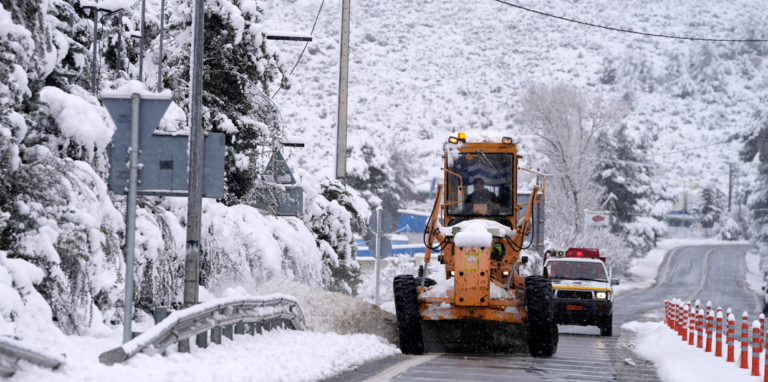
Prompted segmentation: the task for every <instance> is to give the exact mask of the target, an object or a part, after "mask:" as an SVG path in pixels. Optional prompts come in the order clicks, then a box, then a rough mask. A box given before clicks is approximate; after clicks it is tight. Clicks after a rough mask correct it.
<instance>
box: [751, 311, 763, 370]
mask: <svg viewBox="0 0 768 382" xmlns="http://www.w3.org/2000/svg"><path fill="white" fill-rule="evenodd" d="M762 351H763V349H762V346H760V321H758V320H754V321H752V376H754V377H759V376H760V353H761V352H762Z"/></svg>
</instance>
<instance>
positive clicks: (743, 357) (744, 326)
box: [739, 311, 749, 369]
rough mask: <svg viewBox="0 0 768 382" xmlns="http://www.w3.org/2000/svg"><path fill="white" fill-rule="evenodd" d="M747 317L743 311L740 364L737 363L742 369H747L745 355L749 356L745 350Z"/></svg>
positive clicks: (747, 362) (747, 341)
mask: <svg viewBox="0 0 768 382" xmlns="http://www.w3.org/2000/svg"><path fill="white" fill-rule="evenodd" d="M747 317H749V315H748V314H747V312H746V311H744V314H742V315H741V364H740V365H739V367H740V368H742V369H749V360H747V357H749V352H748V350H747V345H749V337H748V335H749V334H748V333H749V324H747Z"/></svg>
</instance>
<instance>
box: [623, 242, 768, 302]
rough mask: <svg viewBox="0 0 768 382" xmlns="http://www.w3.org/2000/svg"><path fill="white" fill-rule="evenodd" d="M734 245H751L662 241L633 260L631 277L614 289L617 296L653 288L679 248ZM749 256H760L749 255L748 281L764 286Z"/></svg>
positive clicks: (755, 255)
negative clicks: (660, 272)
mask: <svg viewBox="0 0 768 382" xmlns="http://www.w3.org/2000/svg"><path fill="white" fill-rule="evenodd" d="M733 244H749V242H746V241H743V242H742V241H719V240H716V239H664V240H660V241H659V243H658V244H657V246H656V248H654V249H652V250H651V251H649V252H648V254H647V255H646V256H645V257H642V258H638V259H634V260H632V265H630V267H629V270H628V271H627V275H628V276H629V277H628V278H627V279H624V280H621V285H618V286H616V287H614V292H615V293H616V294H619V293H622V292H626V291H629V290H634V289H647V288H649V287H651V286H652V285H653V284H655V283H656V278H657V277H658V276H659V268H660V267H661V264H662V263H663V262H664V258H665V257H666V256H667V253H669V251H672V250H674V249H675V248H677V247H684V246H694V245H733ZM749 256H754V257H755V258H757V256H758V255H757V254H748V255H747V265H748V268H749V269H750V273H749V275H748V276H747V279H748V280H750V277H752V280H753V281H752V282H757V283H758V284H760V285H762V284H761V283H762V281H757V278H760V280H762V277H761V276H759V268H754V267H749V265H750V262H751V263H752V264H753V265H755V264H757V263H756V260H755V259H752V258H750V257H749ZM757 262H759V259H757ZM753 268H754V269H753ZM750 275H751V276H750ZM750 285H751V284H750ZM752 289H754V287H752ZM757 290H758V291H759V290H760V286H759V285H758V286H757Z"/></svg>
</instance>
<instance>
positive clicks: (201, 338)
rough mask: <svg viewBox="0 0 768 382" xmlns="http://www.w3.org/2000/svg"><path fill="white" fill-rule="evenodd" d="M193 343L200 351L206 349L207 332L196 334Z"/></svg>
mask: <svg viewBox="0 0 768 382" xmlns="http://www.w3.org/2000/svg"><path fill="white" fill-rule="evenodd" d="M195 343H196V344H197V347H199V348H201V349H205V348H207V347H208V331H205V332H202V333H200V334H198V335H197V338H195Z"/></svg>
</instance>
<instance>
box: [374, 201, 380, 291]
mask: <svg viewBox="0 0 768 382" xmlns="http://www.w3.org/2000/svg"><path fill="white" fill-rule="evenodd" d="M375 255H376V305H379V277H380V273H381V272H380V271H381V263H380V261H381V207H379V208H377V209H376V254H375Z"/></svg>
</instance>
